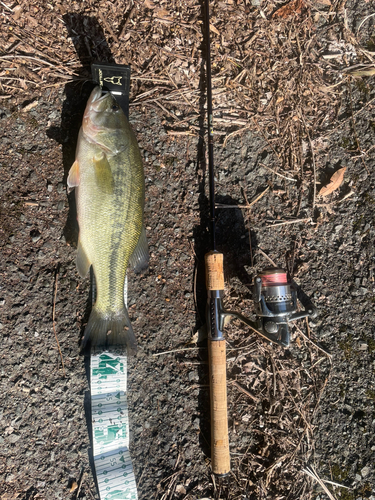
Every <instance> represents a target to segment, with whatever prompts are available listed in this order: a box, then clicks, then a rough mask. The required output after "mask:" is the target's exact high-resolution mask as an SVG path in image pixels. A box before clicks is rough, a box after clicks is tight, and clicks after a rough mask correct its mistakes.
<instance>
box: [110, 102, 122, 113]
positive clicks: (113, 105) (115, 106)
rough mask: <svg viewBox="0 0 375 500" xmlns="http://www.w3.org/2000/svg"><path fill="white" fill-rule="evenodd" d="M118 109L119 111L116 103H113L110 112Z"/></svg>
mask: <svg viewBox="0 0 375 500" xmlns="http://www.w3.org/2000/svg"><path fill="white" fill-rule="evenodd" d="M118 109H120V106H119V105H118V104H117V102H114V103H113V104H112V110H113V111H117V110H118Z"/></svg>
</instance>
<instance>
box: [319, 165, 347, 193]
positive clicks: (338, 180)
mask: <svg viewBox="0 0 375 500" xmlns="http://www.w3.org/2000/svg"><path fill="white" fill-rule="evenodd" d="M345 170H346V167H342V168H340V169H339V170H337V172H335V173H334V174H333V175H332V177H331V179H330V181H329V184H327V186H324V187H322V189H321V190H320V191H319V196H328V195H329V194H331V193H333V191H336V189H338V188H339V187H340V186H341V184H342V181H343V180H344V174H345Z"/></svg>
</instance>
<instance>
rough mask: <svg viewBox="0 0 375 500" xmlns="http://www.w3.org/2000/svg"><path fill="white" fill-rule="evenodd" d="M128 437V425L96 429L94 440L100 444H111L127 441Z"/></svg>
mask: <svg viewBox="0 0 375 500" xmlns="http://www.w3.org/2000/svg"><path fill="white" fill-rule="evenodd" d="M126 436H127V433H126V425H125V424H122V425H109V426H108V427H106V428H104V429H103V428H101V429H94V439H95V441H97V442H98V443H104V444H109V443H111V442H112V441H115V440H116V439H121V438H123V439H125V438H126Z"/></svg>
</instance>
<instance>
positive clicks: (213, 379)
mask: <svg viewBox="0 0 375 500" xmlns="http://www.w3.org/2000/svg"><path fill="white" fill-rule="evenodd" d="M205 263H206V287H207V309H206V316H207V328H208V361H209V375H210V407H211V467H212V472H213V473H214V474H215V475H219V476H225V475H227V474H228V473H229V472H230V455H229V437H228V415H227V369H226V344H225V339H224V337H223V335H222V324H221V323H222V317H221V312H222V311H221V295H222V292H223V291H224V270H223V254H222V253H219V252H216V251H213V252H209V253H207V254H206V255H205Z"/></svg>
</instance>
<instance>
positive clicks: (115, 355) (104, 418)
mask: <svg viewBox="0 0 375 500" xmlns="http://www.w3.org/2000/svg"><path fill="white" fill-rule="evenodd" d="M91 282H92V291H93V297H94V296H95V285H94V279H92V281H91ZM127 289H128V280H127V276H126V278H125V286H124V302H125V305H126V306H127V298H128V297H127ZM126 382H127V356H126V354H124V351H123V349H121V348H117V349H116V348H115V347H111V348H110V349H107V350H104V351H101V352H94V351H91V355H90V392H91V418H92V443H93V455H94V464H95V472H96V478H97V485H98V490H99V497H100V499H101V500H138V494H137V485H136V482H135V476H134V471H133V465H132V461H131V457H130V452H129V416H128V402H127V398H126Z"/></svg>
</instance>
